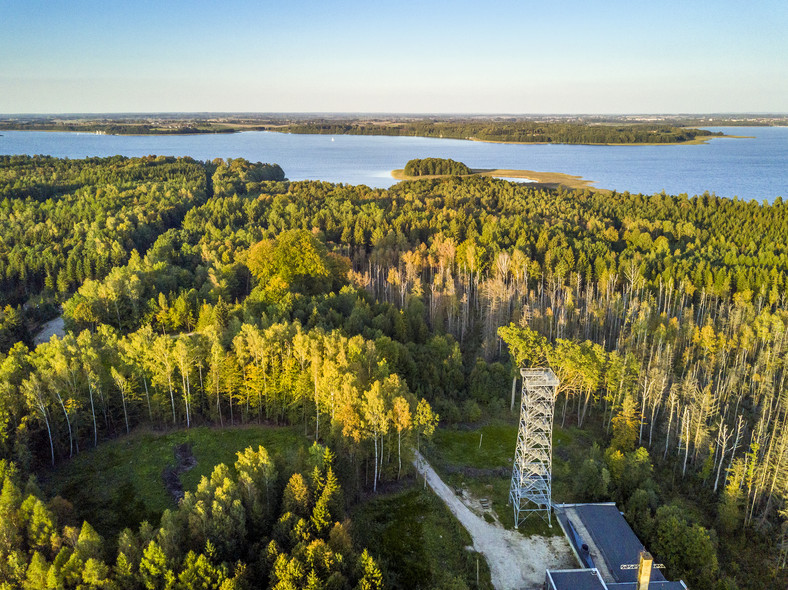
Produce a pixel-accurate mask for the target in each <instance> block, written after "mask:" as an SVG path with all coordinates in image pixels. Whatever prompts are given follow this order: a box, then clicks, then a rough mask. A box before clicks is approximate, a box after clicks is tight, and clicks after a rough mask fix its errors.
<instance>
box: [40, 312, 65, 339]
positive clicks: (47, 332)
mask: <svg viewBox="0 0 788 590" xmlns="http://www.w3.org/2000/svg"><path fill="white" fill-rule="evenodd" d="M65 333H66V331H65V327H64V326H63V316H58V317H56V318H55V319H54V320H50V321H48V322H47V323H46V324H44V325H43V327H42V328H41V330H39V332H38V334H36V335H35V336H34V337H33V343H34V344H35V345H36V346H38V345H39V344H43V343H44V342H49V339H50V338H52V336H53V335H55V334H57V336H58V338H62V337H63V336H64V335H65Z"/></svg>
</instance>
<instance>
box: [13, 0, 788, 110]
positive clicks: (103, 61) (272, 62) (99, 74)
mask: <svg viewBox="0 0 788 590" xmlns="http://www.w3.org/2000/svg"><path fill="white" fill-rule="evenodd" d="M129 111H132V112H153V111H159V112H161V111H255V112H282V111H287V112H328V111H340V112H413V113H424V112H431V113H657V112H659V113H689V112H693V113H697V112H786V111H788V2H785V1H784V0H781V1H774V0H768V1H762V2H758V1H756V2H752V3H744V2H735V3H734V2H728V1H726V0H720V1H716V2H702V1H693V0H684V1H682V2H674V1H673V0H666V1H662V2H655V1H653V0H650V1H640V0H628V1H626V2H618V1H610V2H602V1H600V0H597V2H581V1H573V0H564V1H563V2H560V3H548V2H531V1H529V0H523V1H519V2H489V3H485V4H482V3H480V2H465V1H462V0H457V1H453V2H437V1H432V2H431V1H429V0H424V1H421V2H410V1H405V2H385V1H381V2H370V1H365V2H357V1H340V2H332V1H330V0H323V1H322V2H312V1H306V0H290V1H288V0H278V1H276V2H272V1H269V0H263V1H257V2H253V1H240V0H236V1H233V0H227V1H224V2H204V1H191V2H181V1H179V0H164V1H161V0H159V1H157V2H146V1H126V2H117V1H114V0H104V1H101V2H98V1H81V0H69V1H67V0H49V1H47V2H39V1H35V0H0V113H30V112H45V113H67V112H129Z"/></svg>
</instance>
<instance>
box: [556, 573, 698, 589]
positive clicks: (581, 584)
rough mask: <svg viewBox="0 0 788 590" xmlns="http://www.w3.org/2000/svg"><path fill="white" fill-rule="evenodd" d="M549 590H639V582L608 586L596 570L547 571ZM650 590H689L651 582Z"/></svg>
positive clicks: (681, 586) (654, 581) (681, 584)
mask: <svg viewBox="0 0 788 590" xmlns="http://www.w3.org/2000/svg"><path fill="white" fill-rule="evenodd" d="M545 582H546V586H545V587H546V588H547V590H637V582H621V583H615V582H614V583H610V584H606V583H605V582H604V580H602V576H600V575H599V572H598V571H597V570H596V569H581V570H547V575H546V580H545ZM648 590H687V587H686V586H685V585H684V582H667V581H665V580H661V581H657V580H651V582H649V585H648Z"/></svg>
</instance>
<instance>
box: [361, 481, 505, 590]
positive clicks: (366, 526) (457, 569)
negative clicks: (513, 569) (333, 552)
mask: <svg viewBox="0 0 788 590" xmlns="http://www.w3.org/2000/svg"><path fill="white" fill-rule="evenodd" d="M352 519H353V536H354V538H355V541H356V543H357V544H358V545H360V546H365V547H367V548H368V549H369V550H370V551H371V552H372V554H373V556H374V557H375V559H376V560H377V561H378V563H379V564H380V565H381V566H382V569H383V570H384V572H385V576H386V588H389V589H391V590H396V589H403V590H404V589H414V590H418V589H427V588H447V589H448V588H453V589H457V590H459V589H461V588H484V589H492V583H491V582H490V572H489V569H488V567H487V562H486V560H485V559H484V557H483V556H481V555H479V554H478V553H476V552H474V551H472V550H468V549H466V547H469V546H470V545H471V543H472V541H471V538H470V535H469V534H468V533H467V531H466V530H465V529H464V528H462V526H461V525H460V524H459V523H458V522H457V521H456V520H455V519H454V517H453V516H452V514H451V513H450V512H449V510H448V508H446V505H445V504H444V503H443V502H442V501H441V500H440V499H439V498H438V497H437V496H436V495H435V494H434V493H433V492H432V491H431V490H429V489H427V490H424V489H423V488H422V486H421V485H419V483H418V482H416V483H415V484H414V485H411V486H410V487H408V488H406V489H404V490H401V491H397V492H393V493H389V494H381V495H379V496H377V497H375V498H373V499H371V500H368V501H367V502H365V503H364V504H362V505H360V506H358V507H357V508H356V509H355V510H354V512H353V514H352ZM477 562H478V568H479V584H478V586H477V584H476V568H477Z"/></svg>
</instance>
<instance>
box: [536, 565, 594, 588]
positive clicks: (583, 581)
mask: <svg viewBox="0 0 788 590" xmlns="http://www.w3.org/2000/svg"><path fill="white" fill-rule="evenodd" d="M606 588H607V586H605V583H604V582H603V581H602V578H601V577H599V572H597V571H596V570H595V569H584V570H558V571H551V570H547V590H606Z"/></svg>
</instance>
